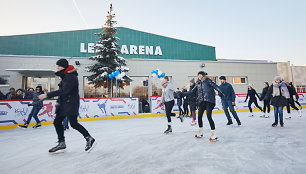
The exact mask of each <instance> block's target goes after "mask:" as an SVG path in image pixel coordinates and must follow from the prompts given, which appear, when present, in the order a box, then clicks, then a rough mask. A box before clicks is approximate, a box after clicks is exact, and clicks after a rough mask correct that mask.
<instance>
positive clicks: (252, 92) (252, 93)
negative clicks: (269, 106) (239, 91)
mask: <svg viewBox="0 0 306 174" xmlns="http://www.w3.org/2000/svg"><path fill="white" fill-rule="evenodd" d="M256 96H257V97H258V99H260V97H259V95H258V94H257V92H256V91H255V89H254V88H253V85H252V84H249V85H248V93H247V96H246V99H245V101H244V102H246V101H247V100H248V98H250V100H249V103H248V107H249V110H250V117H253V116H254V114H253V110H252V104H253V103H254V104H255V106H256V107H257V108H258V109H259V110H260V111H261V112H262V108H261V107H260V106H259V105H258V102H257V98H256Z"/></svg>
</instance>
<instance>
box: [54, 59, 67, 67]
mask: <svg viewBox="0 0 306 174" xmlns="http://www.w3.org/2000/svg"><path fill="white" fill-rule="evenodd" d="M56 65H58V66H61V67H64V68H65V69H66V68H67V67H68V65H69V63H68V61H67V60H66V59H59V60H58V61H57V62H56Z"/></svg>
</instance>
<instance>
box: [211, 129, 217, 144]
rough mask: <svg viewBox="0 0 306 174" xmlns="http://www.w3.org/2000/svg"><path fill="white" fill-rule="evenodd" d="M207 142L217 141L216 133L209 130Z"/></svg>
mask: <svg viewBox="0 0 306 174" xmlns="http://www.w3.org/2000/svg"><path fill="white" fill-rule="evenodd" d="M209 141H212V142H215V141H218V137H217V133H216V131H215V130H211V136H210V138H209Z"/></svg>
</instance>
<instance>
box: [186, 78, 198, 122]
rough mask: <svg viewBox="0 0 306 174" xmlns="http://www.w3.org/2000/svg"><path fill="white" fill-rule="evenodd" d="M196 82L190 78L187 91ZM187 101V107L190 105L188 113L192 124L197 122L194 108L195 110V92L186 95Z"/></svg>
mask: <svg viewBox="0 0 306 174" xmlns="http://www.w3.org/2000/svg"><path fill="white" fill-rule="evenodd" d="M195 85H196V83H195V81H194V79H191V80H190V88H189V91H191V90H192V89H193V88H194V87H195ZM188 99H189V100H188V102H189V107H190V113H191V116H192V121H191V125H192V126H194V125H196V124H197V117H196V110H197V94H196V93H192V94H190V95H189V96H188Z"/></svg>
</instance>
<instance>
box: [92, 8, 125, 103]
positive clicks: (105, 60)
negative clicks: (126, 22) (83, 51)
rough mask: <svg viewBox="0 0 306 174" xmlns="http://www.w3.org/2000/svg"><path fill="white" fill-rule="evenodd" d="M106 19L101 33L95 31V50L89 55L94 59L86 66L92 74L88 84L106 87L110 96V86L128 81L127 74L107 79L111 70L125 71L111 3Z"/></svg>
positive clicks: (120, 84)
mask: <svg viewBox="0 0 306 174" xmlns="http://www.w3.org/2000/svg"><path fill="white" fill-rule="evenodd" d="M107 13H108V14H107V16H106V18H107V20H106V22H105V24H104V26H103V27H102V32H101V33H96V34H95V35H98V36H99V41H98V42H96V44H95V46H94V48H95V50H96V55H95V56H92V57H90V58H89V59H90V60H93V61H96V63H95V64H94V65H92V66H89V67H87V70H88V71H89V72H92V73H93V74H92V75H90V76H89V77H88V81H89V84H94V86H95V88H99V87H102V86H103V87H107V88H108V96H109V97H110V96H112V86H113V85H115V84H116V85H118V86H119V87H120V86H121V87H122V81H123V80H125V81H127V82H129V81H130V78H129V77H128V76H125V77H123V79H115V78H113V79H109V78H108V75H109V74H111V73H112V72H114V71H116V70H119V71H120V72H127V71H128V68H127V67H126V60H125V59H124V58H122V57H120V56H118V54H120V47H119V45H118V44H117V41H118V40H119V38H118V37H115V34H116V33H117V29H116V28H115V27H114V25H115V24H116V23H117V22H116V21H115V20H114V18H115V13H113V7H112V4H111V5H110V9H109V11H108V12H107Z"/></svg>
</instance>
